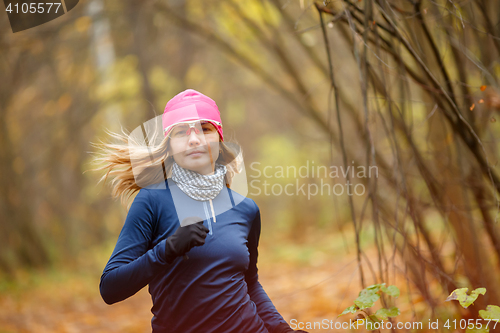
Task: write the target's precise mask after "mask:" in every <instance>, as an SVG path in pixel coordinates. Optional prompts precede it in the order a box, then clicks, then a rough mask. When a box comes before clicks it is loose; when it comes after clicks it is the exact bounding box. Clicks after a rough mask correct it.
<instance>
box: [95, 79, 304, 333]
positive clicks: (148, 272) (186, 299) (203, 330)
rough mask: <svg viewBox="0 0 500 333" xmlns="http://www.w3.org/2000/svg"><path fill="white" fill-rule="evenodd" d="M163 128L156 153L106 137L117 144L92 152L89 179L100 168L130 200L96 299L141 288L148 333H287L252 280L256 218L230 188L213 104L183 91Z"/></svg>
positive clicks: (231, 162) (231, 160)
mask: <svg viewBox="0 0 500 333" xmlns="http://www.w3.org/2000/svg"><path fill="white" fill-rule="evenodd" d="M162 129H163V134H164V136H163V138H162V139H161V140H160V141H161V142H160V143H159V144H158V145H157V146H153V147H151V146H150V145H149V146H146V147H144V146H142V147H141V146H140V144H138V145H131V144H130V136H121V135H118V134H113V133H112V135H114V136H115V137H116V138H119V139H121V140H122V141H123V142H124V144H123V145H120V144H102V145H100V146H98V147H99V148H100V149H101V150H102V153H103V154H102V155H101V157H100V158H98V159H97V160H98V161H100V162H105V163H106V165H105V166H103V167H101V168H99V169H96V170H102V169H108V171H107V173H106V175H105V176H103V178H101V180H103V179H104V180H105V179H106V178H107V176H108V175H109V174H112V175H115V179H114V180H113V184H114V188H113V196H114V197H117V196H122V200H123V199H124V194H125V193H129V196H130V195H131V194H133V193H134V192H137V191H139V192H138V193H137V195H136V197H135V198H134V201H133V203H132V205H131V206H130V210H129V212H128V215H127V218H126V220H125V223H124V225H123V228H122V230H121V233H120V235H119V237H118V241H117V243H116V246H115V249H114V251H113V253H112V255H111V258H110V259H109V261H108V263H107V264H106V267H105V268H104V271H103V274H102V276H101V282H100V286H99V288H100V292H101V296H102V298H103V299H104V301H105V302H106V303H107V304H113V303H116V302H120V301H122V300H124V299H126V298H128V297H130V296H132V295H134V294H135V293H137V292H138V291H139V290H141V289H142V288H143V287H144V286H146V285H149V292H150V294H151V297H152V301H153V307H152V308H151V311H152V313H153V315H154V316H153V318H152V320H151V324H152V328H153V332H154V333H159V332H172V333H191V332H192V333H195V332H196V333H197V332H199V333H215V332H217V333H219V332H220V333H284V332H294V330H293V329H291V328H290V326H289V325H288V324H287V323H286V321H285V320H284V319H283V317H282V316H281V315H280V314H279V313H278V311H277V310H276V308H275V307H274V305H273V303H272V301H271V300H270V299H269V297H268V296H267V294H266V292H265V291H264V289H263V288H262V285H261V284H260V283H259V281H258V274H257V256H258V244H259V237H260V230H261V220H260V212H259V208H258V206H257V205H256V204H255V202H254V201H253V200H252V199H249V198H245V197H244V196H242V195H240V194H238V193H237V192H235V191H234V190H232V189H230V188H229V186H230V185H231V182H232V180H233V177H234V175H235V174H236V173H237V172H238V170H239V169H238V161H237V159H236V152H235V151H234V149H232V148H231V147H230V146H229V145H228V144H226V143H225V142H224V136H223V131H222V123H221V119H220V113H219V110H218V107H217V105H216V103H215V102H214V101H213V100H212V99H211V98H209V97H207V96H205V95H203V94H201V93H200V92H198V91H196V90H193V89H188V90H185V91H183V92H181V93H179V94H178V95H176V96H175V97H174V98H172V99H171V100H170V101H169V102H168V103H167V105H166V107H165V111H164V113H163V116H162ZM132 141H134V140H132ZM145 141H146V145H147V141H149V140H147V139H146V140H145ZM122 167H124V168H122ZM113 169H115V170H113ZM297 332H304V331H297Z"/></svg>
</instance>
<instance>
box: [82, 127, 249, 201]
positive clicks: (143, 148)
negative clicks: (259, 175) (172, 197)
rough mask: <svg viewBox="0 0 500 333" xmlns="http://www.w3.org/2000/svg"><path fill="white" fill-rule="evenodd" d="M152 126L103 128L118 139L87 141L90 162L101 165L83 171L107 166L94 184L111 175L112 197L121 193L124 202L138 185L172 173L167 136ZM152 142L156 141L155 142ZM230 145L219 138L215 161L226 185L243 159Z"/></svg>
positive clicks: (234, 146) (236, 171)
mask: <svg viewBox="0 0 500 333" xmlns="http://www.w3.org/2000/svg"><path fill="white" fill-rule="evenodd" d="M155 127H156V129H155V130H154V131H153V133H152V136H151V137H148V136H147V135H144V136H142V135H141V134H145V133H146V132H145V130H144V126H141V127H140V129H142V131H136V130H134V131H133V132H132V133H131V134H128V133H126V132H125V131H124V130H123V128H122V133H123V134H120V133H115V132H112V131H108V130H106V132H107V133H108V134H109V135H110V136H111V137H112V138H114V139H116V140H117V143H104V142H102V141H100V143H97V144H96V143H92V142H91V143H90V144H91V145H92V146H93V147H94V148H96V149H97V151H96V152H95V153H94V158H93V159H92V162H93V163H95V164H103V165H102V166H101V167H98V168H95V169H90V170H86V171H85V172H87V171H100V170H107V172H106V174H105V175H103V176H102V177H101V178H100V179H99V181H98V183H97V184H99V183H101V182H102V181H104V183H105V182H106V180H107V179H108V176H112V177H113V180H112V182H111V186H112V197H113V198H114V199H117V198H118V197H121V203H122V204H123V205H125V204H126V203H127V201H128V200H129V199H130V197H131V196H132V195H133V194H134V193H135V192H137V191H139V190H140V189H141V188H144V187H146V186H149V185H153V184H157V183H160V182H164V181H165V180H166V179H167V178H168V177H170V176H171V172H172V164H173V161H174V159H173V156H171V155H170V154H169V151H168V148H169V141H170V138H169V137H163V135H161V137H160V134H159V133H163V131H160V130H158V126H155ZM138 129H139V128H138ZM134 132H136V133H135V135H134ZM137 134H139V135H137ZM151 142H153V143H154V142H159V143H158V144H156V145H154V144H151ZM231 146H233V147H231ZM231 146H230V145H228V144H227V143H225V142H222V141H220V142H219V147H220V148H219V149H220V153H219V157H218V158H217V161H216V163H218V164H223V165H225V166H226V168H227V173H226V186H227V187H230V186H231V182H232V180H233V177H234V175H235V174H236V173H239V172H240V170H241V169H240V167H241V163H242V161H241V150H240V147H239V146H238V145H237V144H236V143H231ZM238 150H239V151H238Z"/></svg>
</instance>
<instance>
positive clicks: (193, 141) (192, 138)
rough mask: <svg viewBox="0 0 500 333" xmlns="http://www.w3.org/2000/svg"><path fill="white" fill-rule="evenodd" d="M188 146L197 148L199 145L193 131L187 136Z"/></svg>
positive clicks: (199, 142)
mask: <svg viewBox="0 0 500 333" xmlns="http://www.w3.org/2000/svg"><path fill="white" fill-rule="evenodd" d="M188 144H189V145H190V146H199V145H200V144H201V140H200V137H199V136H198V135H197V134H196V133H195V131H191V133H190V134H189V137H188Z"/></svg>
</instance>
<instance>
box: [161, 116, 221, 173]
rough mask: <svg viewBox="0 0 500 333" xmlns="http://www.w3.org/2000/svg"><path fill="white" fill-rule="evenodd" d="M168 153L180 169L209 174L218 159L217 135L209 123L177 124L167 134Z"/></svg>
mask: <svg viewBox="0 0 500 333" xmlns="http://www.w3.org/2000/svg"><path fill="white" fill-rule="evenodd" d="M169 137H170V140H169V141H170V144H169V153H170V154H172V155H173V157H174V161H175V162H176V163H177V164H178V165H179V166H180V167H182V168H184V169H189V170H192V171H195V172H198V173H200V174H203V175H207V174H211V173H213V171H214V168H215V161H217V158H218V157H219V133H218V132H217V129H216V128H215V126H214V125H212V124H211V123H209V122H204V121H202V122H199V121H198V122H192V123H189V124H178V125H175V126H174V128H173V129H172V130H171V131H170V133H169Z"/></svg>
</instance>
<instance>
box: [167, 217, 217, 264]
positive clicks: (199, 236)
mask: <svg viewBox="0 0 500 333" xmlns="http://www.w3.org/2000/svg"><path fill="white" fill-rule="evenodd" d="M187 219H190V220H193V221H199V222H197V223H191V224H189V225H187V226H185V227H179V228H177V230H176V231H175V233H174V234H173V235H172V236H170V237H168V238H167V241H166V243H165V260H166V261H167V262H168V263H169V264H171V263H172V262H173V261H174V260H175V258H177V257H179V256H182V255H184V254H185V253H187V252H188V251H189V250H191V248H193V247H195V246H201V245H203V244H205V238H206V237H207V233H208V231H209V230H208V229H207V227H205V226H204V225H203V220H202V219H201V218H199V217H197V216H193V217H188V218H186V219H184V221H182V224H187V223H190V222H191V221H186V220H187ZM186 222H187V223H186Z"/></svg>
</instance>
